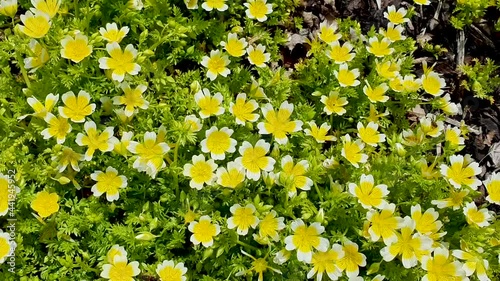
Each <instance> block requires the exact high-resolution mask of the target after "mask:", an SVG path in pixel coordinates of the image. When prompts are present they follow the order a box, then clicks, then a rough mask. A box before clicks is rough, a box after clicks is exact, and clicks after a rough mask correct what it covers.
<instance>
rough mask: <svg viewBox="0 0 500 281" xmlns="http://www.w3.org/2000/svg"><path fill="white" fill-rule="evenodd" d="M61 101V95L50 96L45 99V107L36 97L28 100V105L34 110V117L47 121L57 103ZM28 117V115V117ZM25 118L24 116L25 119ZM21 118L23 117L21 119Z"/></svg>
mask: <svg viewBox="0 0 500 281" xmlns="http://www.w3.org/2000/svg"><path fill="white" fill-rule="evenodd" d="M58 101H59V95H54V94H48V95H47V96H46V97H45V105H44V104H43V103H41V102H40V101H39V100H38V99H37V98H35V97H29V98H28V99H27V102H28V104H29V105H30V106H31V108H33V110H34V111H35V113H33V116H34V117H38V118H42V119H45V117H46V116H47V114H48V113H50V112H51V111H52V109H53V108H54V106H55V105H56V103H57V102H58ZM26 116H27V115H26ZM24 117H25V116H23V118H24ZM20 118H21V117H20Z"/></svg>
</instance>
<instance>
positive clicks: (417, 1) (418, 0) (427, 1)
mask: <svg viewBox="0 0 500 281" xmlns="http://www.w3.org/2000/svg"><path fill="white" fill-rule="evenodd" d="M413 3H415V4H417V5H420V6H422V5H424V6H427V5H429V4H430V3H431V0H413ZM481 281H482V280H481Z"/></svg>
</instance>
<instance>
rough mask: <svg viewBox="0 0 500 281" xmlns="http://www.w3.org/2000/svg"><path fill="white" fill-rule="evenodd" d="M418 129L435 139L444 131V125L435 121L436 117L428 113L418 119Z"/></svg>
mask: <svg viewBox="0 0 500 281" xmlns="http://www.w3.org/2000/svg"><path fill="white" fill-rule="evenodd" d="M420 129H421V130H422V132H423V133H424V134H425V135H427V136H430V137H433V138H437V137H439V136H440V135H441V133H442V132H443V130H444V123H443V121H436V116H435V115H433V114H431V113H429V114H427V116H425V117H423V118H421V119H420Z"/></svg>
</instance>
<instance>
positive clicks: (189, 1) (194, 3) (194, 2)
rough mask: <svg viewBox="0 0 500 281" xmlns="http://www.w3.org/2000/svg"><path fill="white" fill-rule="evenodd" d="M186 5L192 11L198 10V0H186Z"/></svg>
mask: <svg viewBox="0 0 500 281" xmlns="http://www.w3.org/2000/svg"><path fill="white" fill-rule="evenodd" d="M184 4H186V8H188V9H190V10H194V9H198V0H184Z"/></svg>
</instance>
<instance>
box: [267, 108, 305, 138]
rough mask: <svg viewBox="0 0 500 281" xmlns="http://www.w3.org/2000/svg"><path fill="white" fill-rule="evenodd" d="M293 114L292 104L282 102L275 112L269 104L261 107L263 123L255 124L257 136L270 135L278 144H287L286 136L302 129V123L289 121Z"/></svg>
mask: <svg viewBox="0 0 500 281" xmlns="http://www.w3.org/2000/svg"><path fill="white" fill-rule="evenodd" d="M292 113H293V104H291V103H288V102H287V101H284V102H283V103H282V104H281V105H280V109H279V110H278V112H276V111H275V110H274V108H273V106H272V105H271V104H269V103H268V104H266V105H264V106H263V107H262V116H263V117H264V119H265V121H264V122H260V123H259V124H257V128H259V134H272V135H273V137H274V139H275V140H276V142H277V143H279V144H286V143H287V142H288V137H287V134H289V133H293V132H298V131H300V130H301V129H302V124H303V123H302V121H300V120H296V121H290V116H291V115H292Z"/></svg>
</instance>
